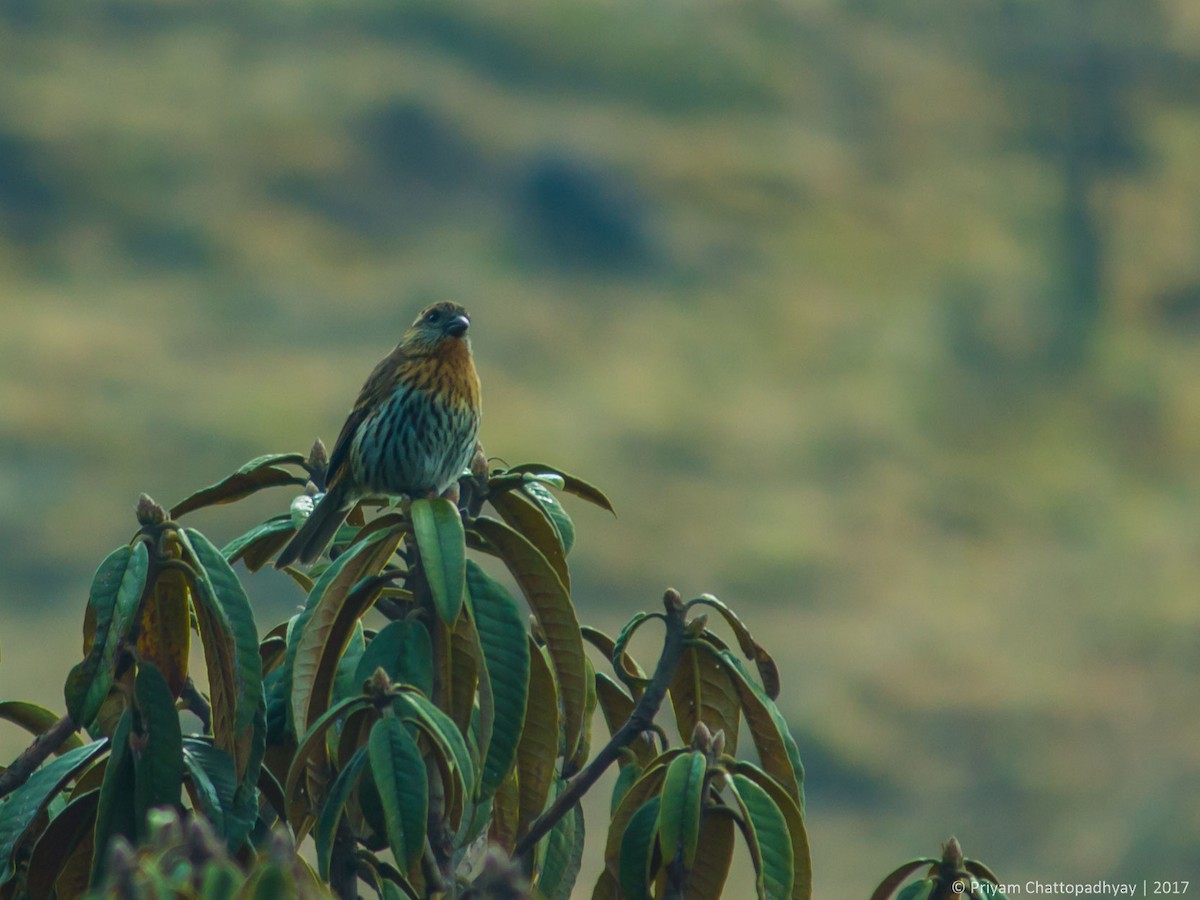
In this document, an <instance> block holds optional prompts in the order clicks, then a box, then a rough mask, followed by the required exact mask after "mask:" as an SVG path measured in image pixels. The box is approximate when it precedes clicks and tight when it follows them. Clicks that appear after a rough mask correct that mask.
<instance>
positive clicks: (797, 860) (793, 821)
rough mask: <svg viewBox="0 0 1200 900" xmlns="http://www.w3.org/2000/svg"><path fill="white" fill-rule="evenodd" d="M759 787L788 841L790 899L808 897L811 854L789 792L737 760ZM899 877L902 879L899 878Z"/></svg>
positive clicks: (741, 770)
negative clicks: (774, 809) (779, 817)
mask: <svg viewBox="0 0 1200 900" xmlns="http://www.w3.org/2000/svg"><path fill="white" fill-rule="evenodd" d="M735 771H736V772H737V773H738V774H739V775H741V776H743V777H745V778H748V779H749V780H751V781H753V782H754V783H755V784H757V785H758V786H759V787H760V788H762V789H763V790H764V791H765V792H766V793H767V794H768V796H770V798H771V799H772V800H773V801H775V805H776V806H777V807H779V811H780V812H781V813H783V818H784V820H785V821H786V822H787V827H788V835H789V836H790V837H791V841H792V871H793V873H794V878H793V879H792V900H810V898H811V897H812V856H811V854H810V852H809V846H808V829H807V827H806V826H805V824H804V816H803V814H802V813H801V812H800V807H799V806H798V805H797V804H796V801H795V800H794V799H792V795H791V794H789V793H788V792H787V791H786V790H784V788H783V786H782V785H780V783H779V782H778V781H776V780H775V779H774V778H772V777H771V776H770V775H768V774H767V773H766V772H764V771H763V770H762V769H760V768H759V767H758V766H756V765H754V764H753V763H749V762H745V761H739V762H738V763H737V766H736V770H735ZM901 880H903V879H901Z"/></svg>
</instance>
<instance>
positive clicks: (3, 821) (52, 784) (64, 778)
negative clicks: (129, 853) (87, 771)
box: [0, 741, 106, 885]
mask: <svg viewBox="0 0 1200 900" xmlns="http://www.w3.org/2000/svg"><path fill="white" fill-rule="evenodd" d="M105 746H106V742H104V741H97V742H95V743H92V744H86V745H84V746H82V747H78V748H76V749H74V750H71V751H69V752H67V753H64V754H63V755H62V756H59V757H56V758H55V759H53V760H51V761H50V762H48V763H46V764H45V765H43V766H42V767H41V768H40V769H37V770H36V771H35V772H34V773H33V774H32V775H30V776H29V779H28V780H27V781H26V782H25V783H24V784H23V785H21V786H20V787H18V788H16V789H15V790H14V791H13V792H12V793H11V794H9V795H8V796H6V797H4V798H3V799H0V885H2V884H4V883H6V882H7V881H8V880H9V879H10V878H12V877H13V875H15V874H16V868H15V866H14V863H13V852H14V850H16V848H17V846H18V844H19V843H20V842H21V838H22V837H23V836H24V834H25V831H26V829H27V828H29V826H30V825H31V824H32V823H33V821H34V820H35V819H36V818H37V817H38V815H39V814H40V813H41V812H42V810H44V809H45V808H46V806H47V805H48V804H49V803H50V801H51V800H53V799H54V798H55V797H56V796H57V795H58V792H59V791H61V790H62V789H63V785H65V784H66V783H67V782H68V781H70V780H71V779H72V778H74V777H75V776H76V775H77V774H78V773H79V772H81V771H82V770H83V769H84V767H85V766H87V765H88V763H90V762H91V761H92V760H93V759H95V757H96V756H98V755H99V753H100V751H101V750H103V749H104V748H105Z"/></svg>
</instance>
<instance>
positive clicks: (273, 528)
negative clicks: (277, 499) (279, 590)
mask: <svg viewBox="0 0 1200 900" xmlns="http://www.w3.org/2000/svg"><path fill="white" fill-rule="evenodd" d="M295 531H296V529H295V526H293V525H292V517H291V515H289V514H288V513H282V514H280V515H278V516H272V517H271V518H269V519H267V521H265V522H263V523H261V524H259V525H255V526H254V527H253V528H251V529H250V530H249V531H247V532H246V533H245V534H243V535H240V536H239V537H235V538H234V539H233V540H232V541H230V542H229V543H228V544H226V545H225V546H224V547H222V548H221V555H222V556H224V557H225V558H226V559H227V560H229V564H230V565H233V564H234V563H236V562H237V561H238V560H239V559H244V560H245V561H246V568H247V569H249V570H250V571H251V572H257V571H258V570H259V569H261V568H262V567H263V566H265V565H266V564H267V563H268V562H269V561H270V560H271V559H272V558H273V557H274V556H275V554H276V553H277V552H279V551H280V550H282V549H283V546H284V545H285V544H286V543H287V542H288V540H289V539H290V538H291V536H292V535H293V534H295Z"/></svg>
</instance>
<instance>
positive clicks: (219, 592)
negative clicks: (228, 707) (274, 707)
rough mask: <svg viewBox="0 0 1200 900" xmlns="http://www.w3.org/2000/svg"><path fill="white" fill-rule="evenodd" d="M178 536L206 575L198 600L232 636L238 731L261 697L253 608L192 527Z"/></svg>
mask: <svg viewBox="0 0 1200 900" xmlns="http://www.w3.org/2000/svg"><path fill="white" fill-rule="evenodd" d="M182 537H183V538H185V540H184V546H185V547H187V548H188V549H189V550H190V551H191V554H190V555H191V556H192V558H193V559H194V560H195V563H196V565H198V566H199V567H200V568H201V569H202V570H203V573H204V575H205V576H206V577H205V578H201V579H200V580H199V582H198V584H197V587H198V588H199V594H200V597H199V598H198V599H199V600H200V603H201V604H202V605H208V606H210V607H211V608H212V610H213V611H216V610H220V614H221V616H222V617H223V618H224V620H225V622H226V623H227V624H228V626H229V630H230V632H231V633H232V635H233V640H234V646H235V647H236V653H237V656H236V663H237V683H238V697H237V713H236V715H235V717H234V723H233V724H234V728H235V729H236V730H237V731H241V730H242V729H243V728H246V727H247V726H249V725H250V724H251V723H252V722H253V721H254V713H255V710H256V709H258V706H259V701H260V698H261V696H262V660H261V659H260V658H259V656H258V628H257V627H256V626H255V624H254V610H253V609H252V608H251V606H250V599H249V598H248V597H247V596H246V591H245V590H244V589H243V588H242V583H241V581H239V580H238V577H237V573H236V572H234V571H233V568H232V567H231V566H230V565H229V562H228V561H227V560H226V559H225V557H224V556H222V555H221V551H220V550H218V549H217V548H216V547H215V546H213V544H212V542H211V541H209V539H208V538H206V537H205V536H204V535H202V534H201V533H200V532H199V531H197V530H196V529H194V528H184V529H183V531H182ZM205 652H206V653H207V647H206V648H205Z"/></svg>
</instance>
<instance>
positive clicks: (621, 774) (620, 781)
mask: <svg viewBox="0 0 1200 900" xmlns="http://www.w3.org/2000/svg"><path fill="white" fill-rule="evenodd" d="M643 771H644V770H643V769H642V767H641V766H640V765H638V764H637V763H636V762H627V763H625V764H624V765H623V766H621V768H620V770H619V771H618V772H617V780H616V781H615V782H614V783H613V791H612V800H611V801H610V803H609V805H608V814H609V815H610V816H611V815H613V813H615V812H616V811H617V807H618V806H620V805H621V801H622V800H624V799H625V795H626V794H628V793H629V789H630V788H631V787H633V785H634V782H636V781H637V780H638V779H639V778H641V777H642V772H643Z"/></svg>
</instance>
